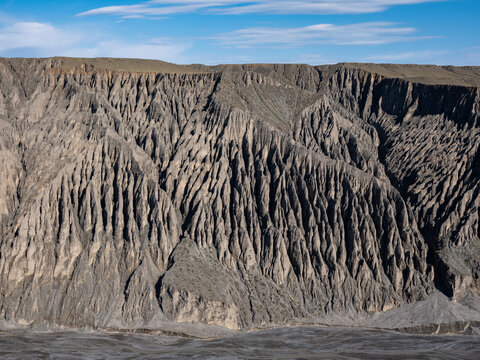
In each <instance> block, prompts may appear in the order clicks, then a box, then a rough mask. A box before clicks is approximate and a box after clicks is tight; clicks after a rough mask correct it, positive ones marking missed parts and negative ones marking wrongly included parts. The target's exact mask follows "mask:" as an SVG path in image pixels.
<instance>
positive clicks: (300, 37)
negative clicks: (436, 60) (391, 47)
mask: <svg viewBox="0 0 480 360" xmlns="http://www.w3.org/2000/svg"><path fill="white" fill-rule="evenodd" d="M415 31H416V29H415V28H412V27H401V26H398V24H395V23H390V22H369V23H359V24H349V25H333V24H317V25H311V26H306V27H301V28H248V29H241V30H237V31H232V32H229V33H225V34H222V35H220V36H217V37H216V39H217V40H218V41H220V43H221V44H223V45H225V46H236V47H252V46H257V45H265V44H269V45H283V46H285V45H286V46H293V47H295V46H304V45H307V44H333V45H380V44H389V43H394V42H401V41H412V40H419V39H425V38H426V37H421V36H415V35H414V33H415Z"/></svg>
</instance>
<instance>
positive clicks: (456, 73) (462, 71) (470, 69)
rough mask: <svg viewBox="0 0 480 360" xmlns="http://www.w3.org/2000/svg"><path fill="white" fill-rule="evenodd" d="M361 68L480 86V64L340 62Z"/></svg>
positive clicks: (392, 75) (423, 80)
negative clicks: (439, 64) (438, 64)
mask: <svg viewBox="0 0 480 360" xmlns="http://www.w3.org/2000/svg"><path fill="white" fill-rule="evenodd" d="M339 65H341V66H344V67H346V68H352V69H361V70H364V71H367V72H371V73H375V74H379V75H382V76H385V77H388V78H399V79H405V80H409V81H411V82H415V83H421V84H427V85H458V86H471V87H480V66H437V65H403V64H402V65H397V64H364V63H345V64H339Z"/></svg>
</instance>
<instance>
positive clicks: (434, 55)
mask: <svg viewBox="0 0 480 360" xmlns="http://www.w3.org/2000/svg"><path fill="white" fill-rule="evenodd" d="M449 53H450V52H449V51H444V50H442V51H437V50H424V51H406V52H401V53H391V54H379V55H372V56H369V57H367V58H365V59H363V61H374V62H384V61H392V62H405V61H409V60H413V61H414V62H415V63H420V62H422V63H425V62H428V63H438V59H439V58H443V57H444V55H447V54H449Z"/></svg>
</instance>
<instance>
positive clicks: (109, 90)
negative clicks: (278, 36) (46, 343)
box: [0, 58, 480, 332]
mask: <svg viewBox="0 0 480 360" xmlns="http://www.w3.org/2000/svg"><path fill="white" fill-rule="evenodd" d="M479 84H480V70H479V69H478V68H473V67H471V68H453V67H445V68H442V67H419V66H413V65H412V66H394V65H384V66H381V65H369V64H341V65H332V66H323V67H322V66H320V67H311V66H307V65H243V66H242V65H225V66H217V67H204V66H190V67H187V66H177V65H173V64H167V63H162V62H154V61H140V60H138V61H137V60H116V59H94V60H91V59H64V58H53V59H0V91H1V92H0V95H1V96H0V169H1V171H0V236H1V237H0V284H1V286H0V323H4V324H10V325H11V324H17V325H22V326H25V325H26V326H32V327H35V326H42V327H45V326H47V327H48V326H53V327H55V326H66V327H71V328H77V327H85V326H88V327H94V328H98V329H135V328H148V329H160V328H165V327H166V326H167V325H168V324H170V325H168V326H173V325H171V322H172V321H173V322H179V323H182V322H186V323H196V324H210V325H220V326H224V327H226V328H229V329H234V330H241V329H248V328H252V327H258V326H262V325H267V324H290V323H302V322H308V323H325V324H343V325H362V326H373V327H376V326H378V327H383V328H407V327H421V326H425V325H430V324H440V323H442V324H449V323H454V322H459V323H461V324H465V326H466V324H467V323H468V322H471V321H480V312H479V310H480V300H479V297H478V295H479V288H480V280H479V277H480V224H479V216H480V149H479V146H480V134H479V128H480V120H479V115H480V95H479V88H478V87H477V86H478V85H479ZM447 298H448V299H447ZM436 305H438V306H441V308H439V307H436ZM422 309H423V310H422ZM440 309H441V311H440ZM386 311H391V312H388V313H385V312H386ZM402 311H403V312H402ZM415 311H417V312H418V314H419V316H410V317H409V316H403V315H402V314H405V313H409V314H413V313H415ZM385 314H387V315H385ZM387 319H393V320H389V321H387ZM395 319H396V320H395ZM10 325H9V326H10ZM460 327H461V328H462V329H463V327H464V326H463V325H462V326H460ZM453 328H454V327H450V328H448V326H447V329H453ZM425 329H427V328H425ZM427 332H428V331H427ZM446 332H449V331H448V330H447V331H446Z"/></svg>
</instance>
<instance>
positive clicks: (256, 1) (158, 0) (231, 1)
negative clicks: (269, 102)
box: [78, 0, 448, 16]
mask: <svg viewBox="0 0 480 360" xmlns="http://www.w3.org/2000/svg"><path fill="white" fill-rule="evenodd" d="M439 1H448V0H299V1H294V0H250V1H248V0H178V1H177V0H151V1H145V2H140V3H137V4H134V5H115V6H105V7H100V8H95V9H91V10H87V11H85V12H82V13H80V14H78V16H88V15H117V16H131V15H138V16H164V15H170V14H179V13H191V12H196V11H199V10H204V11H206V12H214V13H217V14H248V13H267V14H365V13H375V12H381V11H384V10H386V9H388V8H390V7H392V6H396V5H409V4H419V3H426V2H439Z"/></svg>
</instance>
